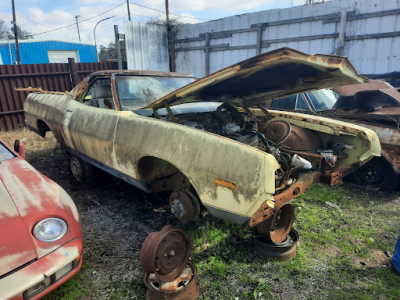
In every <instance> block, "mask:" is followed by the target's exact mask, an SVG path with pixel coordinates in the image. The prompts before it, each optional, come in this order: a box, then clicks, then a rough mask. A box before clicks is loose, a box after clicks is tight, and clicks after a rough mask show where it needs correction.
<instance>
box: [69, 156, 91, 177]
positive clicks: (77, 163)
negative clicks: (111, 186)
mask: <svg viewBox="0 0 400 300" xmlns="http://www.w3.org/2000/svg"><path fill="white" fill-rule="evenodd" d="M70 166H71V172H72V175H73V176H74V177H75V179H76V180H77V181H84V180H86V179H88V178H90V177H92V175H93V167H92V165H91V164H89V163H87V162H86V161H84V160H82V159H80V158H78V157H76V156H75V155H72V156H71V164H70Z"/></svg>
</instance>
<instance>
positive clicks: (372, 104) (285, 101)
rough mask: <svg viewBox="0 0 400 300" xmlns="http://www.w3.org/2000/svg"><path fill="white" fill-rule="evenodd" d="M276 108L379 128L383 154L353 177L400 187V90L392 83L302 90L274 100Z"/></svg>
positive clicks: (376, 184)
mask: <svg viewBox="0 0 400 300" xmlns="http://www.w3.org/2000/svg"><path fill="white" fill-rule="evenodd" d="M265 105H266V107H267V108H270V109H273V110H285V111H301V112H305V113H310V114H314V115H321V116H324V117H329V118H335V119H338V120H342V121H346V122H352V123H354V124H357V125H361V126H363V127H367V128H369V129H372V130H373V131H375V132H376V133H377V135H378V137H379V140H380V142H381V147H382V150H381V157H374V158H372V159H371V160H370V161H369V162H367V163H366V164H365V165H363V166H362V167H361V168H359V169H357V170H355V172H353V173H352V174H351V175H350V178H351V179H352V180H353V181H354V182H355V183H356V184H358V185H360V186H363V187H367V188H372V189H383V190H397V189H398V188H399V183H400V180H399V179H400V177H399V176H400V130H399V124H400V92H399V88H394V87H393V86H391V85H390V84H389V83H387V82H384V81H379V80H369V81H368V82H366V83H362V84H355V85H347V86H339V87H336V88H334V89H332V90H330V89H321V90H314V91H310V92H305V93H300V94H296V95H292V96H289V97H285V98H280V99H277V100H274V101H272V102H267V103H266V104H265Z"/></svg>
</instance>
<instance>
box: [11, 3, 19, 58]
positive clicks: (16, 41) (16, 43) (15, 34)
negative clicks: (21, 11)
mask: <svg viewBox="0 0 400 300" xmlns="http://www.w3.org/2000/svg"><path fill="white" fill-rule="evenodd" d="M11 3H12V12H13V21H12V22H11V23H12V24H14V38H15V50H16V51H17V64H19V65H20V64H21V59H20V57H19V44H18V28H17V18H16V17H15V4H14V0H11Z"/></svg>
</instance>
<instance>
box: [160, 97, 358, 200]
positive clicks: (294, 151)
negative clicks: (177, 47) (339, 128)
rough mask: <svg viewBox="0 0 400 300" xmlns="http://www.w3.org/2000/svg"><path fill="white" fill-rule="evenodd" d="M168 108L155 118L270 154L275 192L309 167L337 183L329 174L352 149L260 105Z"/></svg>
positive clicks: (224, 104) (325, 134)
mask: <svg viewBox="0 0 400 300" xmlns="http://www.w3.org/2000/svg"><path fill="white" fill-rule="evenodd" d="M171 109H173V107H171V108H168V109H167V110H166V111H165V114H163V115H162V116H160V115H159V114H157V116H158V118H161V119H165V120H168V121H173V122H177V123H180V124H183V125H186V126H189V127H192V128H196V129H200V130H204V131H207V132H211V133H214V134H217V135H220V136H223V137H226V138H230V139H232V140H235V141H238V142H240V143H243V144H246V145H248V146H251V147H255V148H257V149H259V150H260V151H264V152H267V153H269V154H271V155H273V156H274V157H275V159H276V160H277V162H278V163H279V166H280V168H279V169H278V170H277V171H276V172H275V187H276V192H277V193H279V191H280V190H284V189H285V188H287V187H288V186H290V185H291V184H293V183H294V182H296V180H297V178H298V176H299V174H300V173H305V172H311V171H319V172H320V173H321V175H322V177H324V176H325V177H326V178H328V183H329V184H331V185H334V184H336V183H338V182H339V181H338V179H335V180H331V177H332V174H333V173H337V172H338V171H340V168H339V167H338V163H339V162H340V161H341V160H343V159H345V158H346V157H347V156H348V154H347V153H346V152H345V150H346V149H347V150H351V149H354V146H353V145H349V144H347V143H346V142H345V141H342V140H341V139H339V138H338V136H336V135H331V134H328V133H324V132H319V131H315V130H310V129H307V128H303V127H301V126H298V125H294V124H291V123H290V122H288V121H287V120H284V119H281V118H276V117H274V116H272V115H271V114H270V113H269V112H268V110H266V109H265V108H264V107H263V106H262V105H258V106H257V107H254V108H240V109H238V108H236V107H235V106H233V105H231V104H229V103H222V104H220V105H219V106H217V107H216V109H212V110H211V111H206V112H198V111H194V112H188V111H179V112H178V113H177V111H176V110H175V111H174V112H173V110H171ZM167 112H168V113H167ZM322 179H323V178H322ZM339 180H340V179H339Z"/></svg>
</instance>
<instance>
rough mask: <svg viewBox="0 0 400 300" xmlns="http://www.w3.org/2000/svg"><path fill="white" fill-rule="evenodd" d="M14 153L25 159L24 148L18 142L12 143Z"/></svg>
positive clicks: (22, 144) (21, 143)
mask: <svg viewBox="0 0 400 300" xmlns="http://www.w3.org/2000/svg"><path fill="white" fill-rule="evenodd" d="M14 151H15V152H17V153H18V154H19V156H21V157H22V158H23V159H25V146H24V143H23V142H21V141H20V140H15V141H14Z"/></svg>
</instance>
